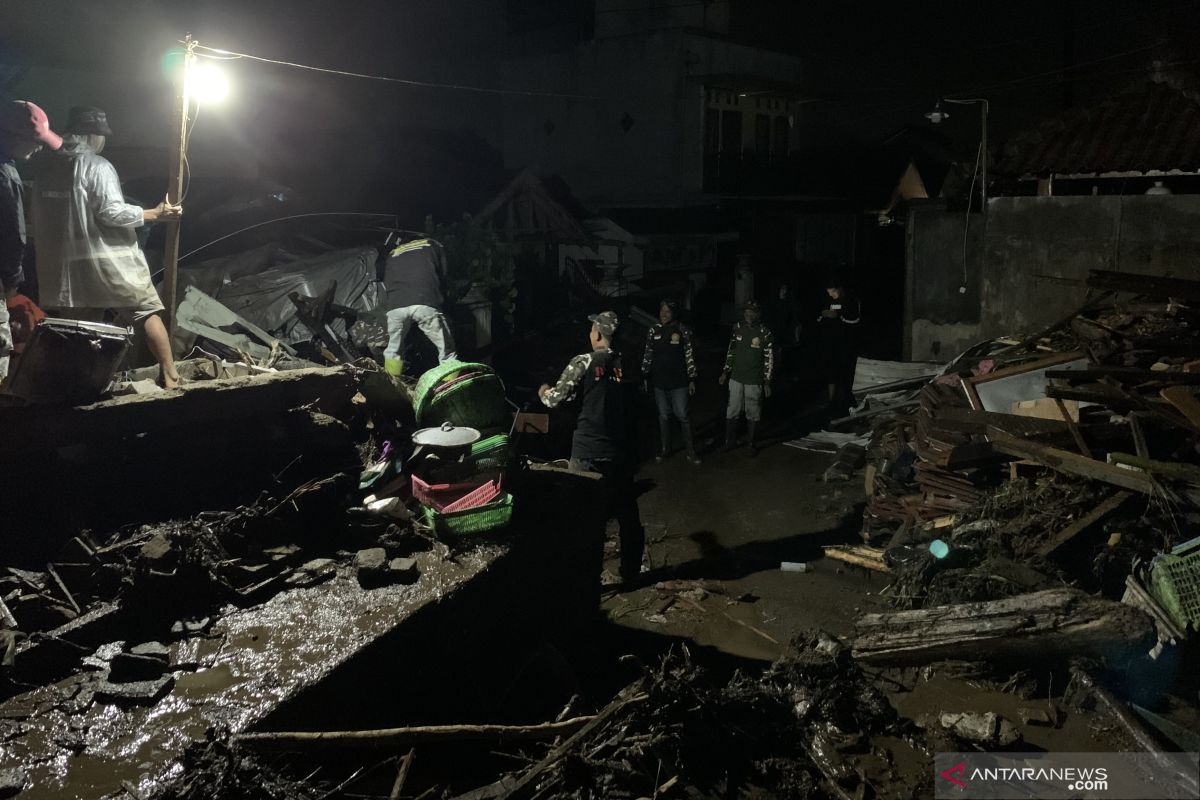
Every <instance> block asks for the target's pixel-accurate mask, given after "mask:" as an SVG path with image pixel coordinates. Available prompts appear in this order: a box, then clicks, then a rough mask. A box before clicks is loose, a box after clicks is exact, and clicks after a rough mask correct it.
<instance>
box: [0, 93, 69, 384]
mask: <svg viewBox="0 0 1200 800" xmlns="http://www.w3.org/2000/svg"><path fill="white" fill-rule="evenodd" d="M43 147H48V148H50V149H51V150H58V149H59V148H61V147H62V137H61V136H59V135H58V134H57V133H55V132H54V131H52V130H50V121H49V120H48V119H47V118H46V112H45V111H42V109H41V108H39V107H38V106H36V105H34V104H33V103H30V102H27V101H25V100H16V101H13V102H11V103H2V104H0V381H3V380H4V378H5V377H6V376H7V375H8V354H9V352H10V351H11V349H12V333H11V331H10V330H9V325H8V299H9V298H10V297H12V296H13V295H15V294H16V293H17V287H18V286H20V284H21V283H22V281H24V280H25V271H24V269H23V267H22V260H23V259H24V256H25V243H26V239H25V203H24V199H23V194H24V193H23V191H22V187H21V176H20V174H19V173H18V172H17V162H18V161H25V160H27V159H28V158H29V157H30V156H31V155H33V154H34V153H36V152H37V151H38V150H40V149H42V148H43Z"/></svg>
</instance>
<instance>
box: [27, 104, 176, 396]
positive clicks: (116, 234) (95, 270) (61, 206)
mask: <svg viewBox="0 0 1200 800" xmlns="http://www.w3.org/2000/svg"><path fill="white" fill-rule="evenodd" d="M110 135H112V130H111V129H110V128H109V126H108V118H107V117H106V115H105V113H104V112H103V111H101V110H100V109H98V108H92V107H90V106H76V107H75V108H72V109H71V111H70V114H69V116H68V120H67V134H66V135H65V136H64V137H63V140H64V142H65V143H64V145H63V147H62V149H61V151H60V153H59V155H60V156H61V157H58V158H53V159H48V161H49V162H50V163H49V164H47V167H46V171H45V174H44V175H43V176H41V177H40V178H39V180H38V183H37V191H36V195H35V212H36V213H35V215H34V220H35V223H36V225H37V229H36V234H37V249H38V285H39V292H40V296H39V299H40V301H41V305H42V306H43V307H44V308H47V309H52V310H53V311H54V312H55V313H56V314H58V315H60V316H64V317H68V318H71V319H82V320H88V321H93V322H103V321H112V322H115V323H116V324H119V325H126V326H128V325H136V326H138V327H139V328H141V329H142V331H143V332H144V334H145V336H146V345H147V347H148V348H149V350H150V353H151V355H153V356H154V360H155V361H157V362H158V365H159V370H160V373H161V381H162V384H163V386H164V387H165V388H168V389H170V388H173V387H175V386H177V385H178V384H179V373H178V372H176V370H175V360H174V358H173V357H172V355H171V341H170V338H169V336H168V334H167V326H166V325H165V324H164V323H163V320H162V316H161V315H162V313H163V311H164V310H165V309H164V308H163V303H162V300H161V299H160V298H159V296H158V292H157V291H156V290H155V288H154V283H153V282H152V281H151V279H150V267H149V265H148V264H147V263H146V257H145V255H143V253H142V251H141V248H139V247H138V242H137V233H136V230H137V229H138V228H140V227H142V226H143V225H144V224H146V223H147V222H155V221H158V220H163V219H177V218H178V217H179V215H180V213H181V209H180V208H179V207H178V206H174V205H169V204H167V203H165V202H164V203H160V204H159V205H158V206H156V207H155V208H142V207H141V206H136V205H132V204H130V203H126V202H125V197H124V195H123V194H122V193H121V182H120V180H119V178H118V177H117V171H116V169H114V168H113V165H112V164H111V163H109V161H108V160H107V159H105V158H103V157H101V155H100V153H101V152H103V151H104V146H105V143H106V142H107V139H108V137H109V136H110Z"/></svg>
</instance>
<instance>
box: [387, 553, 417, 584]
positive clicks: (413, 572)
mask: <svg viewBox="0 0 1200 800" xmlns="http://www.w3.org/2000/svg"><path fill="white" fill-rule="evenodd" d="M388 575H389V576H390V577H391V579H392V580H394V581H396V582H397V583H416V582H417V580H418V579H419V578H420V577H421V571H420V570H419V569H417V560H416V559H415V558H393V559H392V560H391V561H389V562H388Z"/></svg>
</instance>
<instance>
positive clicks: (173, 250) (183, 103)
mask: <svg viewBox="0 0 1200 800" xmlns="http://www.w3.org/2000/svg"><path fill="white" fill-rule="evenodd" d="M183 44H184V52H183V69H182V70H181V71H180V73H179V78H178V80H177V82H176V85H175V121H176V123H177V124H176V125H175V127H174V129H173V132H174V137H173V141H172V145H171V164H170V169H169V172H168V177H167V202H168V203H170V204H172V205H178V204H179V203H180V201H181V200H182V199H183V178H184V172H185V171H186V166H185V165H186V162H187V128H188V108H189V106H190V97H189V88H190V85H189V79H190V77H191V71H192V65H193V64H194V63H195V60H196V55H195V52H194V51H195V48H196V40H194V39H193V38H192V35H191V34H190V33H189V34H188V35H187V36H186V37H185V38H184V42H183ZM166 224H167V226H168V227H167V237H166V246H165V247H164V248H163V288H162V300H163V305H164V306H166V309H167V333H168V334H169V335H170V336H171V337H172V338H173V337H174V334H175V287H176V286H177V285H178V279H179V224H180V219H179V218H175V219H167V220H166Z"/></svg>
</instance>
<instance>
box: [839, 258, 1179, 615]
mask: <svg viewBox="0 0 1200 800" xmlns="http://www.w3.org/2000/svg"><path fill="white" fill-rule="evenodd" d="M1088 285H1089V289H1090V293H1089V299H1088V300H1087V302H1086V303H1085V304H1084V306H1083V307H1082V308H1081V309H1080V310H1078V311H1077V312H1076V313H1074V314H1072V315H1070V316H1069V317H1066V318H1064V319H1062V320H1060V321H1059V322H1058V323H1057V324H1056V325H1054V326H1052V327H1050V328H1049V329H1047V330H1045V331H1043V332H1042V333H1040V334H1038V335H1035V336H1031V337H1029V338H1027V339H1024V340H1015V339H999V340H993V341H989V342H985V343H983V344H981V345H978V346H976V347H974V348H972V349H970V350H968V351H967V352H966V353H964V354H963V355H962V356H960V357H959V358H958V359H956V360H955V361H954V362H953V363H952V364H951V365H950V366H949V367H948V368H947V369H946V370H945V373H944V374H943V375H941V376H940V377H938V378H935V379H934V380H933V381H932V382H930V383H929V384H927V385H926V386H924V387H922V388H921V389H920V391H919V393H918V395H917V400H918V404H917V405H916V407H914V408H911V409H910V408H907V407H905V408H901V409H894V410H892V411H890V412H888V413H886V414H876V415H875V416H874V418H873V423H872V438H871V444H870V446H869V449H868V464H867V468H866V476H865V479H866V487H865V488H866V489H867V493H868V497H869V500H868V503H867V506H866V510H865V512H864V521H863V539H864V540H865V542H866V544H867V545H868V546H867V547H854V546H850V547H833V548H827V551H826V552H827V554H829V555H830V556H831V557H834V558H839V559H841V560H844V561H848V562H851V563H856V564H859V565H863V566H869V567H871V568H873V569H877V570H879V571H887V572H890V573H892V577H893V580H892V583H891V584H890V585H889V586H888V588H887V590H886V591H887V592H888V594H890V595H891V596H892V597H893V599H894V601H895V602H896V604H897V605H899V606H901V607H905V608H921V607H926V606H935V605H948V604H953V603H958V602H971V601H988V600H1000V599H1003V598H1005V597H1011V596H1014V595H1018V594H1024V593H1029V592H1036V591H1038V590H1042V589H1047V588H1050V587H1053V586H1062V585H1070V586H1073V587H1076V588H1078V589H1081V590H1084V591H1088V592H1094V593H1100V594H1101V595H1102V596H1105V597H1108V598H1110V599H1114V600H1115V599H1120V598H1121V597H1122V595H1123V594H1125V593H1126V592H1127V591H1130V592H1133V593H1134V594H1137V595H1138V597H1139V598H1140V599H1141V600H1142V601H1143V602H1141V603H1139V605H1141V606H1142V607H1145V608H1146V610H1147V611H1148V613H1150V614H1151V616H1154V617H1156V618H1162V620H1163V621H1168V620H1173V621H1174V630H1173V631H1172V633H1178V632H1181V631H1182V630H1183V629H1185V628H1186V626H1187V623H1188V619H1187V617H1186V614H1187V613H1188V612H1187V610H1186V608H1184V606H1186V605H1187V604H1188V603H1189V602H1190V603H1193V604H1200V597H1193V595H1195V594H1196V589H1195V585H1196V584H1195V580H1196V575H1195V573H1196V569H1197V568H1198V566H1200V565H1198V563H1197V562H1196V561H1195V560H1192V561H1187V556H1186V555H1184V554H1183V553H1182V552H1181V553H1180V554H1178V555H1177V556H1174V557H1172V558H1176V559H1177V560H1180V563H1181V564H1184V563H1186V564H1187V565H1189V566H1188V567H1184V566H1179V567H1176V568H1175V569H1176V570H1177V572H1182V571H1183V570H1185V569H1190V572H1189V573H1188V574H1189V575H1190V576H1191V577H1190V579H1184V578H1180V579H1179V580H1175V581H1173V582H1172V591H1174V590H1175V589H1176V588H1177V587H1176V586H1175V584H1178V583H1179V582H1180V580H1183V581H1184V582H1187V580H1191V581H1192V583H1191V587H1192V588H1190V589H1189V590H1188V591H1187V592H1185V594H1187V598H1183V599H1179V595H1178V592H1176V594H1175V595H1174V596H1175V597H1176V598H1177V599H1176V600H1175V601H1170V602H1168V603H1167V604H1168V606H1170V607H1169V608H1158V609H1155V608H1153V605H1154V598H1153V597H1151V596H1154V597H1157V600H1158V603H1159V604H1160V605H1161V604H1162V603H1163V602H1164V597H1165V595H1166V594H1169V592H1164V591H1163V590H1161V588H1160V589H1158V590H1156V588H1155V587H1156V586H1159V585H1160V584H1161V583H1162V576H1161V575H1160V579H1159V580H1158V581H1157V582H1156V581H1155V579H1154V576H1153V572H1154V570H1155V567H1156V565H1158V564H1160V562H1161V561H1162V560H1163V557H1164V554H1168V553H1169V552H1170V551H1171V549H1172V548H1173V547H1179V546H1180V545H1181V544H1182V543H1185V542H1187V541H1188V540H1189V539H1192V538H1194V537H1196V536H1197V534H1198V533H1200V400H1198V399H1197V396H1196V390H1197V389H1198V388H1200V314H1198V313H1197V312H1196V311H1194V310H1193V309H1191V308H1189V307H1188V306H1187V305H1183V304H1182V303H1187V302H1189V301H1194V300H1200V282H1195V281H1184V280H1174V279H1172V280H1165V279H1163V280H1147V279H1145V278H1144V277H1143V276H1133V275H1126V274H1122V273H1112V272H1093V273H1092V276H1091V278H1090V279H1089V281H1088ZM1148 598H1149V601H1148V603H1147V599H1148ZM1148 605H1149V607H1147V606H1148ZM1168 627H1170V626H1168ZM1161 633H1163V629H1162V626H1160V634H1161ZM1168 638H1171V637H1168Z"/></svg>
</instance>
